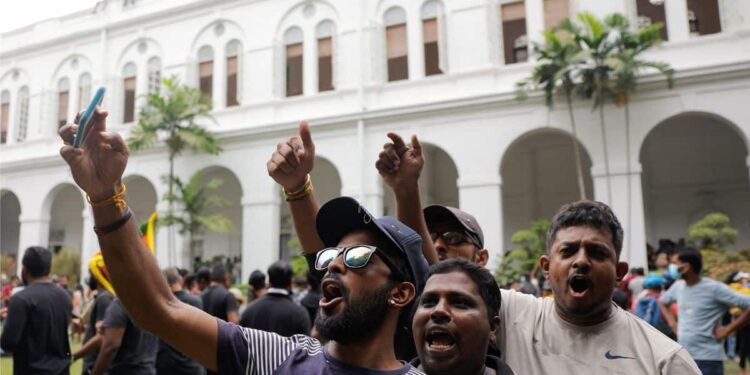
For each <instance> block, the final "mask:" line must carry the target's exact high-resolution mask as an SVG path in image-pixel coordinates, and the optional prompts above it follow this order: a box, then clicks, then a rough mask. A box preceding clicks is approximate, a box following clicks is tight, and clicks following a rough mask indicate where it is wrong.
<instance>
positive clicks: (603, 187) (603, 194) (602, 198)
mask: <svg viewBox="0 0 750 375" xmlns="http://www.w3.org/2000/svg"><path fill="white" fill-rule="evenodd" d="M601 169H602V171H596V170H594V168H592V171H591V178H592V179H593V180H594V197H593V199H594V200H597V201H599V202H602V203H606V204H608V205H609V204H611V199H610V197H609V193H608V190H607V173H606V172H604V170H603V169H604V168H601ZM584 173H585V171H584ZM612 194H614V188H613V190H612Z"/></svg>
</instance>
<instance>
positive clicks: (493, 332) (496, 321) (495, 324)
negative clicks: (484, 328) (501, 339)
mask: <svg viewBox="0 0 750 375" xmlns="http://www.w3.org/2000/svg"><path fill="white" fill-rule="evenodd" d="M498 329H500V316H498V315H495V317H494V318H492V321H491V322H490V341H492V342H494V341H495V340H496V338H497V330H498Z"/></svg>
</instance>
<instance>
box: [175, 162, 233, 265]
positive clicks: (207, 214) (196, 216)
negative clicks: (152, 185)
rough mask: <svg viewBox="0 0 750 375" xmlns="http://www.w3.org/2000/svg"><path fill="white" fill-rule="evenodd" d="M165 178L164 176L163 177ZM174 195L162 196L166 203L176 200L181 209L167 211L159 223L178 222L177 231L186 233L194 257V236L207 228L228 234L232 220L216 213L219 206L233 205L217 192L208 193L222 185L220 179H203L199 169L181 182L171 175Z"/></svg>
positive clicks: (189, 251) (189, 248) (191, 257)
mask: <svg viewBox="0 0 750 375" xmlns="http://www.w3.org/2000/svg"><path fill="white" fill-rule="evenodd" d="M165 178H166V177H165ZM172 183H173V184H174V186H175V188H176V189H175V194H172V195H169V193H167V195H166V196H165V197H164V199H166V200H167V201H168V202H170V204H171V203H179V204H180V205H181V206H182V207H183V209H182V211H181V212H179V213H174V212H173V213H170V214H169V215H167V216H166V217H164V219H163V220H162V222H163V223H164V224H166V225H172V224H177V225H178V226H179V231H180V234H182V235H185V234H187V236H188V254H190V259H193V257H194V253H195V235H196V234H199V233H202V232H203V231H205V230H209V231H212V232H216V233H230V232H231V231H232V222H231V220H229V218H228V217H227V216H226V215H223V214H221V213H216V212H215V211H216V210H217V209H219V208H223V207H228V206H231V205H232V204H233V202H231V201H230V200H228V199H226V198H223V197H220V196H218V195H211V194H210V193H211V191H212V190H216V189H218V188H219V187H221V185H222V184H223V181H222V180H221V179H219V178H212V179H210V180H209V181H207V182H205V183H204V182H203V173H202V172H200V171H198V172H196V173H195V174H193V175H192V176H191V177H190V180H188V181H187V183H184V182H183V181H182V180H181V179H180V178H179V177H173V181H172Z"/></svg>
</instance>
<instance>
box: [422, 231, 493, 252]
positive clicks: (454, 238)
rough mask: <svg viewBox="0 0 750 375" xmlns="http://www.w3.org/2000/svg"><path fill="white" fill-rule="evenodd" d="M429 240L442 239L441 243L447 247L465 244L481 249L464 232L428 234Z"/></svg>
mask: <svg viewBox="0 0 750 375" xmlns="http://www.w3.org/2000/svg"><path fill="white" fill-rule="evenodd" d="M430 238H432V242H433V243H434V242H435V241H437V240H438V238H442V239H443V243H445V244H446V245H448V246H458V245H462V244H465V243H470V244H473V245H474V246H476V247H478V248H481V246H479V244H478V243H477V241H475V240H474V239H473V238H472V237H471V236H469V235H468V234H466V233H464V232H457V231H447V232H430Z"/></svg>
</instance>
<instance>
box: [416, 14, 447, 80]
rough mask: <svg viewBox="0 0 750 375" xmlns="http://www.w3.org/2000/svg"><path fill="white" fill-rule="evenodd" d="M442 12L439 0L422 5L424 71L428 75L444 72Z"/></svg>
mask: <svg viewBox="0 0 750 375" xmlns="http://www.w3.org/2000/svg"><path fill="white" fill-rule="evenodd" d="M440 12H441V7H440V3H439V2H438V1H435V0H433V1H428V2H426V3H425V4H424V5H423V6H422V14H421V17H422V43H423V47H424V73H425V75H426V76H431V75H435V74H442V73H443V71H442V69H441V68H440V66H441V61H440V52H441V51H440V32H439V27H440V24H439V22H438V15H439V13H440Z"/></svg>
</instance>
